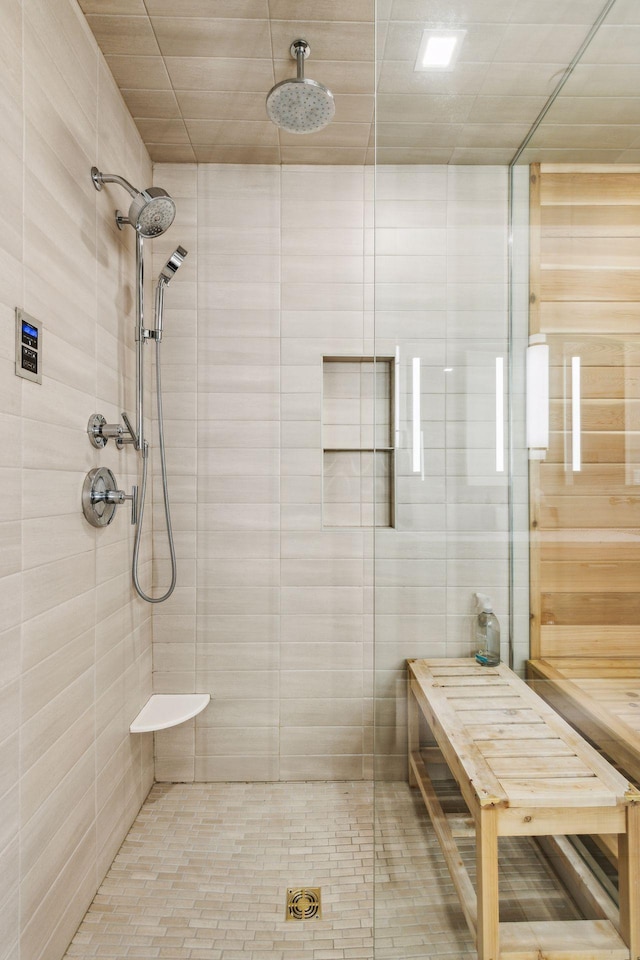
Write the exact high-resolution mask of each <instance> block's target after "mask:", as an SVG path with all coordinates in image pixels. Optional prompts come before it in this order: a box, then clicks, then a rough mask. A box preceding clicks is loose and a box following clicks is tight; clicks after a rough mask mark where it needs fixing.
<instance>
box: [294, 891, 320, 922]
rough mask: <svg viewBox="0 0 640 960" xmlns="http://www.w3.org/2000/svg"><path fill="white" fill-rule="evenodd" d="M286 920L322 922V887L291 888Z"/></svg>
mask: <svg viewBox="0 0 640 960" xmlns="http://www.w3.org/2000/svg"><path fill="white" fill-rule="evenodd" d="M285 919H286V920H321V919H322V903H321V900H320V887H289V889H288V890H287V913H286V917H285Z"/></svg>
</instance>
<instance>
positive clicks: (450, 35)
mask: <svg viewBox="0 0 640 960" xmlns="http://www.w3.org/2000/svg"><path fill="white" fill-rule="evenodd" d="M466 32H467V31H466V30H429V29H427V30H425V31H424V33H423V34H422V41H421V43H420V49H419V50H418V57H417V59H416V65H415V68H414V69H416V70H453V68H454V66H455V63H456V60H457V59H458V56H459V54H460V48H461V47H462V41H463V39H464V36H465V34H466Z"/></svg>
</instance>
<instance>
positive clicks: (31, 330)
mask: <svg viewBox="0 0 640 960" xmlns="http://www.w3.org/2000/svg"><path fill="white" fill-rule="evenodd" d="M22 332H23V333H26V334H27V336H28V337H33V339H34V340H37V339H38V328H37V327H32V326H31V324H30V323H25V321H24V320H23V321H22Z"/></svg>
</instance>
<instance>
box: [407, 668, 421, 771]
mask: <svg viewBox="0 0 640 960" xmlns="http://www.w3.org/2000/svg"><path fill="white" fill-rule="evenodd" d="M407 733H408V743H407V746H408V761H409V786H410V787H416V786H417V785H418V781H417V779H416V775H415V773H414V771H413V766H412V764H411V754H412V753H413V752H414V751H417V750H419V749H420V713H419V709H418V703H417V701H416V698H415V696H414V693H413V690H412V689H411V680H410V679H409V680H408V682H407Z"/></svg>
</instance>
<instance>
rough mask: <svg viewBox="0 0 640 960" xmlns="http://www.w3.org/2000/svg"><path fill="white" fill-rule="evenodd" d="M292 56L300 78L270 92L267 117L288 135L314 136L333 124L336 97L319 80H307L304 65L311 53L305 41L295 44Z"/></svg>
mask: <svg viewBox="0 0 640 960" xmlns="http://www.w3.org/2000/svg"><path fill="white" fill-rule="evenodd" d="M290 52H291V56H292V57H293V58H294V59H295V60H297V61H298V75H297V77H292V78H291V79H290V80H281V81H280V83H276V85H275V87H272V88H271V90H270V91H269V93H268V94H267V113H268V114H269V119H270V120H272V121H273V122H274V123H275V125H276V126H277V127H280V128H281V129H282V130H286V131H287V132H288V133H315V131H316V130H322V129H323V127H326V126H327V124H329V123H331V121H332V120H333V115H334V114H335V112H336V105H335V102H334V99H333V94H332V93H331V91H330V90H328V89H327V87H325V86H324V84H322V83H318V81H317V80H307V79H305V76H304V61H305V60H306V58H307V57H308V56H309V53H310V52H311V51H310V47H309V44H308V43H307V41H306V40H294V42H293V43H292V44H291V47H290Z"/></svg>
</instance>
